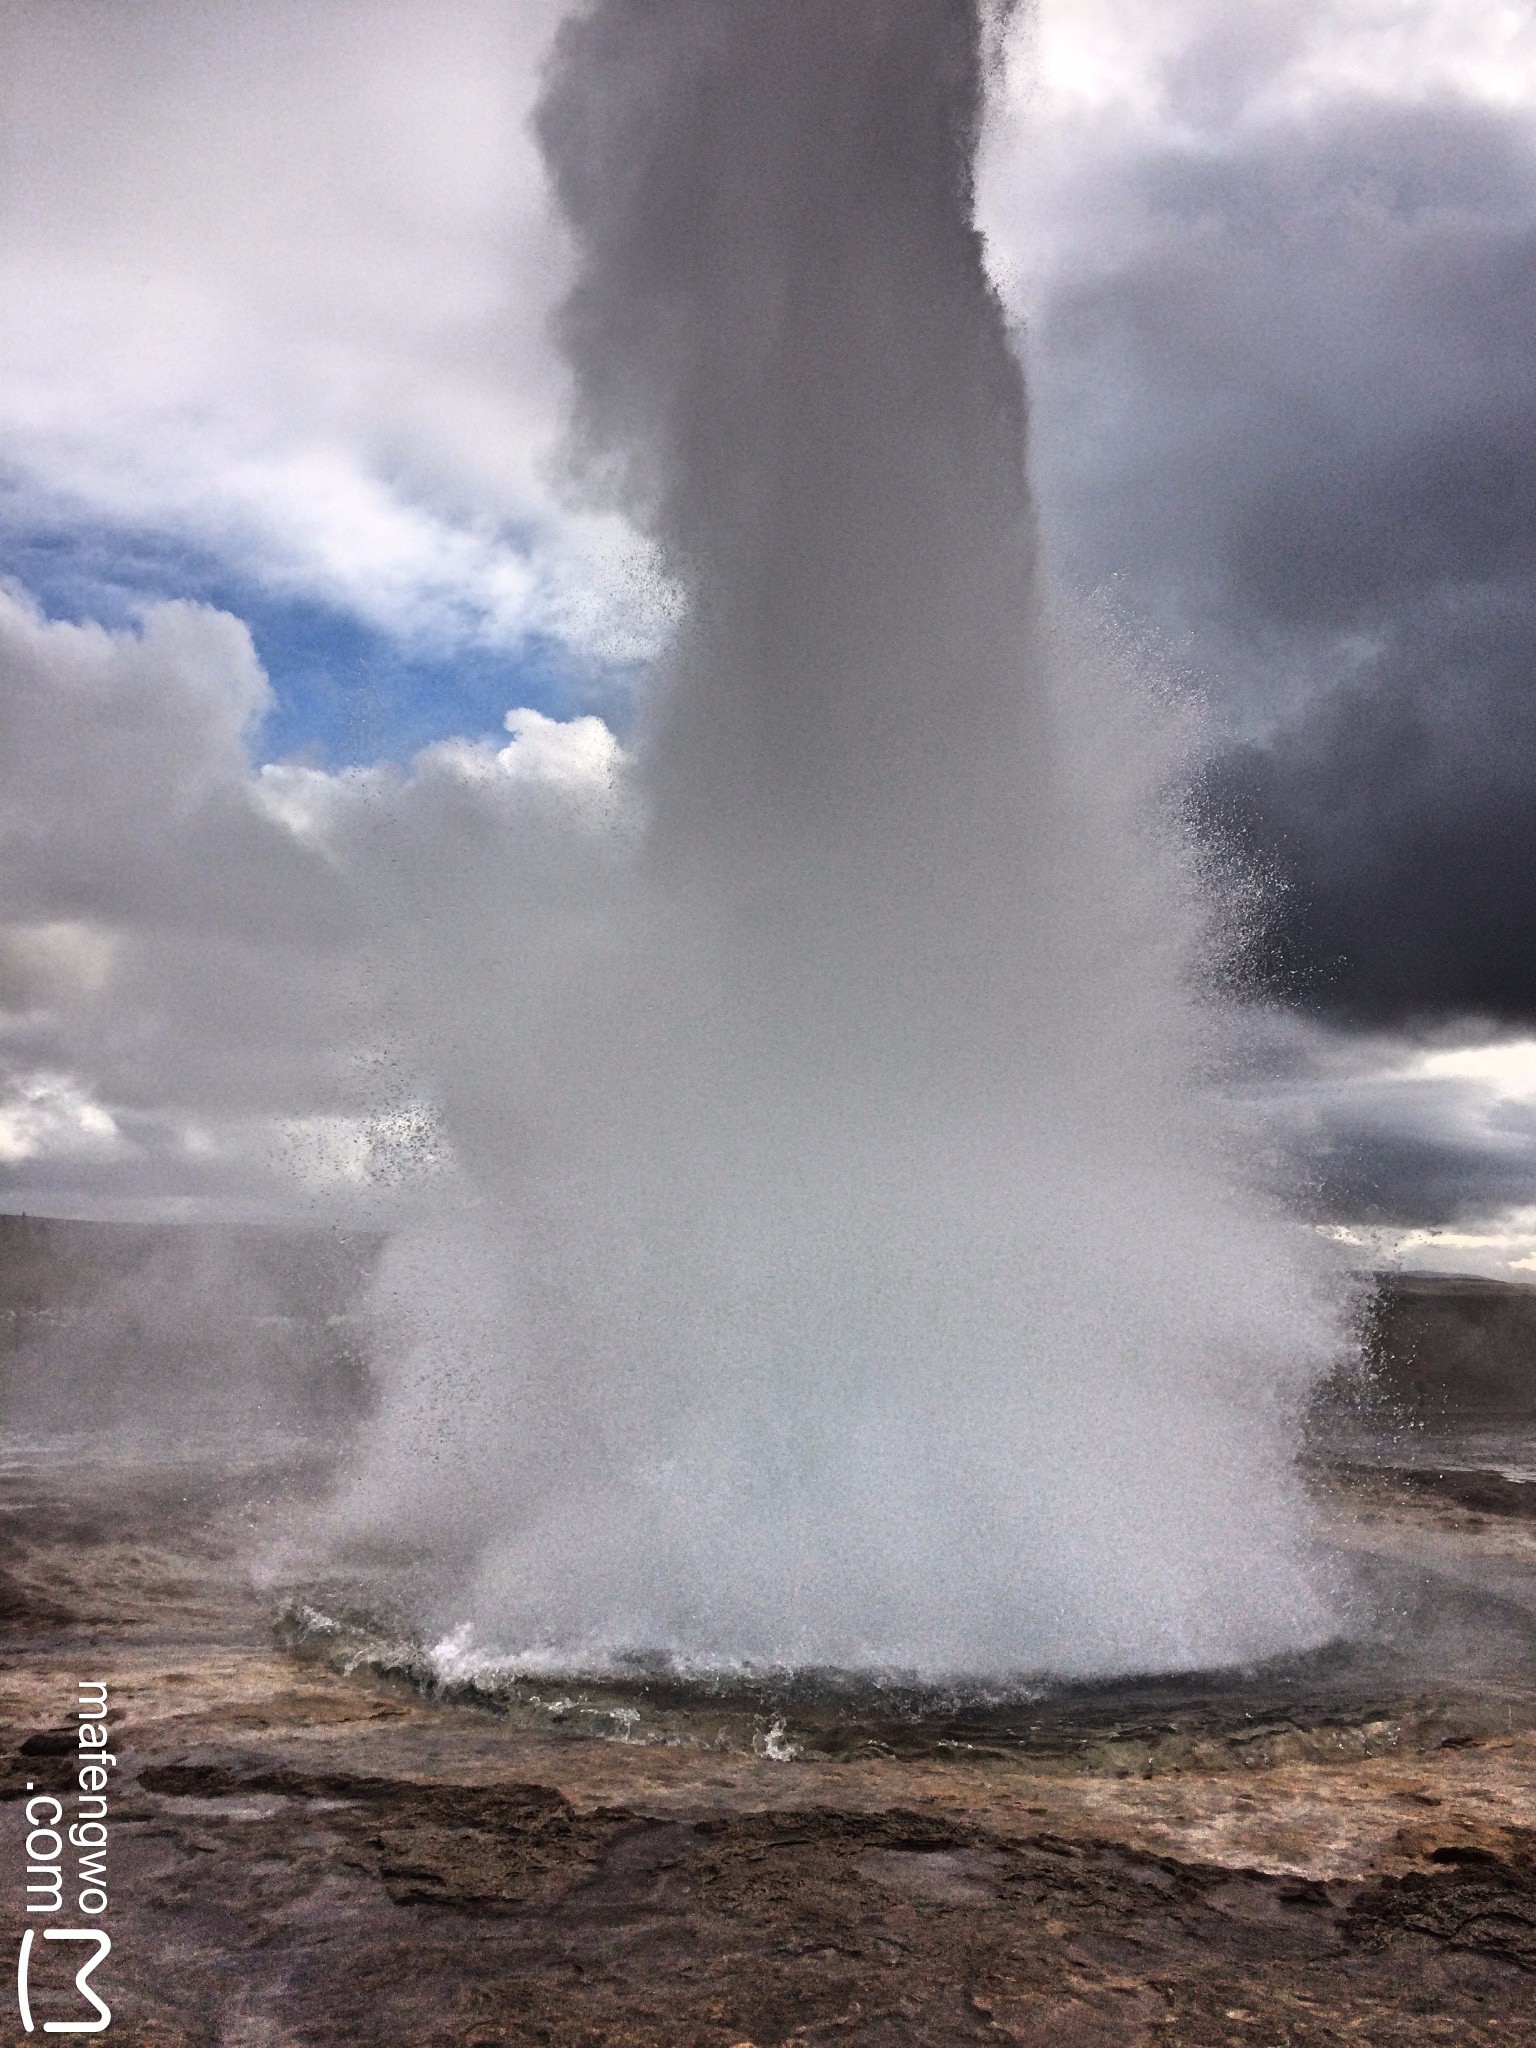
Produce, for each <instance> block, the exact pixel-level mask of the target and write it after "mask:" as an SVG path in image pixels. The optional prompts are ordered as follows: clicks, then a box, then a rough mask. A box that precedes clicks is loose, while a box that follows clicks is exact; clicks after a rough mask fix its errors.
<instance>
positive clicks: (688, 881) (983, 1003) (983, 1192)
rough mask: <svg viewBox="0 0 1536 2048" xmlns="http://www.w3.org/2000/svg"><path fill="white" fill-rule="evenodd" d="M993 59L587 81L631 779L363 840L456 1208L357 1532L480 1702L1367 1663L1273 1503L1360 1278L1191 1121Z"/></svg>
mask: <svg viewBox="0 0 1536 2048" xmlns="http://www.w3.org/2000/svg"><path fill="white" fill-rule="evenodd" d="M987 44H988V28H987V25H986V24H985V23H984V22H983V21H982V20H981V19H980V18H979V17H978V13H977V10H976V9H975V8H974V7H972V6H971V5H967V4H960V0H941V4H934V0H901V4H899V0H842V4H839V5H837V6H835V7H834V6H832V5H829V4H821V0H800V4H795V5H792V6H785V5H784V4H782V0H774V4H768V0H742V4H739V5H735V6H732V7H731V8H729V9H721V8H718V7H716V6H714V5H711V4H705V0H647V4H640V0H601V4H599V5H598V6H596V7H595V8H593V9H592V10H591V11H590V12H588V13H586V14H584V15H582V16H580V17H578V18H577V19H575V20H574V21H572V22H571V23H570V24H568V25H567V27H566V28H565V30H564V31H563V33H562V35H561V37H560V39H559V42H558V44H557V48H556V53H555V57H554V60H553V64H552V68H551V71H550V74H549V79H548V83H547V87H546V91H545V94H544V98H543V102H542V109H541V115H540V132H541V136H542V141H543V145H544V148H545V151H546V155H547V158H548V161H549V164H550V167H551V171H552V174H553V178H554V181H555V184H556V187H557V190H558V192H559V194H560V197H561V200H562V202H563V204H564V206H565V209H566V212H567V214H568V217H569V219H570V221H571V223H572V226H573V228H574V230H575V232H576V236H577V239H578V243H579V247H580V251H581V255H582V262H581V266H580V270H579V275H578V278H577V282H576V285H575V288H574V291H573V293H572V296H571V298H570V300H569V302H568V304H567V307H566V310H565V314H564V316H563V319H564V325H563V338H564V343H565V346H566V349H567V353H568V355H569V358H570V361H571V363H572V366H573V368H574V370H575V372H576V375H577V380H578V391H579V432H578V435H577V447H576V456H577V469H578V473H579V475H580V477H581V478H582V479H583V481H584V485H585V488H587V489H588V491H589V492H590V493H591V494H592V495H593V496H594V497H595V498H596V499H598V500H600V501H617V502H618V503H619V504H620V505H621V506H622V507H623V509H625V510H626V511H627V512H629V513H630V514H631V515H632V516H633V517H635V518H636V519H637V520H638V522H639V523H640V524H641V525H642V526H643V527H644V528H645V529H646V530H647V531H648V532H649V534H650V535H651V536H652V537H653V539H654V541H655V542H656V544H657V547H658V550H659V552H660V555H661V558H662V561H663V563H664V565H665V568H666V570H667V572H668V574H669V575H670V576H671V577H672V578H673V579H674V580H675V582H676V584H677V586H678V587H679V589H680V590H681V591H682V593H683V594H684V597H685V599H686V607H685V614H684V619H683V623H682V625H681V626H680V628H679V630H678V633H677V636H676V639H675V641H674V644H673V646H672V648H671V650H670V652H669V654H668V655H667V656H666V657H665V658H664V660H663V661H662V663H661V664H660V666H659V668H658V671H657V673H656V675H655V677H654V679H653V684H652V688H651V692H650V696H649V698H648V702H647V707H646V711H645V715H644V717H643V718H642V721H641V726H640V729H639V732H638V735H637V738H636V742H635V745H634V747H633V749H632V750H631V751H630V752H627V753H623V754H621V753H619V752H618V750H617V749H613V748H608V749H607V750H606V751H604V750H603V748H602V746H601V744H600V740H599V738H598V734H600V731H601V729H600V728H598V729H595V731H594V732H593V733H590V734H586V735H577V734H574V733H573V734H570V735H569V737H567V738H565V739H562V740H561V741H560V742H559V746H558V747H556V749H555V753H554V754H552V755H551V757H550V758H551V760H553V761H555V762H556V765H557V766H558V764H559V762H562V761H563V762H566V764H567V766H568V767H569V768H570V770H571V772H570V773H568V774H561V773H557V772H554V771H553V770H552V769H551V768H550V765H549V763H548V762H545V763H544V764H543V766H542V767H541V768H540V770H539V772H537V773H529V774H528V775H527V776H526V777H524V778H523V779H522V780H521V781H520V782H519V783H518V785H517V788H516V790H515V793H514V797H513V800H512V801H510V802H509V803H507V804H505V805H503V806H502V807H501V808H500V810H499V812H498V814H497V823H496V825H495V828H494V829H490V828H488V826H487V824H486V819H485V814H484V813H483V812H478V811H476V810H475V808H474V806H473V804H472V802H471V801H470V796H469V794H468V793H469V792H470V791H471V790H472V786H473V778H472V777H466V776H464V775H462V774H460V775H459V776H458V777H457V779H455V778H454V777H452V776H449V775H448V774H447V773H446V766H445V768H444V772H443V773H441V774H439V776H438V777H437V780H436V782H435V783H434V782H433V780H432V777H430V776H426V777H423V778H420V779H419V780H418V783H417V784H416V785H415V786H414V789H415V794H414V796H413V799H412V801H411V802H410V803H408V804H400V805H394V806H390V807H384V808H381V809H379V810H377V811H375V812H374V813H373V814H371V815H370V814H367V813H366V810H365V809H364V810H363V811H361V812H360V814H359V817H358V819H356V820H354V821H353V822H352V823H351V824H350V825H349V826H348V828H347V830H348V833H349V834H350V835H352V839H353V843H354V844H355V846H356V847H359V848H360V847H363V846H365V845H367V846H368V847H369V848H370V852H369V856H368V859H369V865H370V866H371V867H373V868H374V870H375V871H376V872H378V873H381V874H388V875H390V876H392V877H393V878H394V894H393V896H392V909H393V915H392V917H391V919H390V921H389V931H388V933H387V939H388V944H387V946H381V948H380V959H381V966H380V969H379V971H380V972H381V973H384V972H386V971H387V973H388V975H389V976H390V978H391V980H392V983H393V986H394V988H395V995H394V997H393V1003H394V1009H395V1013H396V1015H397V1016H398V1017H400V1018H401V1019H402V1020H404V1023H403V1026H402V1028H403V1031H404V1033H405V1036H406V1038H407V1039H408V1041H409V1043H410V1047H411V1057H412V1058H413V1059H414V1060H415V1061H416V1062H417V1063H419V1065H420V1067H421V1069H422V1070H423V1071H425V1072H427V1073H430V1074H431V1076H432V1077H433V1081H434V1084H435V1087H436V1090H437V1095H438V1101H439V1107H440V1114H441V1127H442V1131H443V1134H444V1136H445V1139H446V1142H447V1144H448V1146H449V1147H450V1149H451V1152H452V1155H453V1158H454V1160H455V1162H456V1171H455V1174H454V1175H453V1177H452V1187H453V1192H452V1194H451V1195H449V1196H445V1198H444V1200H443V1203H442V1205H441V1207H440V1209H439V1211H438V1213H437V1215H436V1217H435V1219H433V1220H430V1221H427V1222H424V1223H423V1224H422V1225H421V1226H420V1227H419V1228H417V1229H416V1230H415V1231H413V1232H410V1233H406V1234H404V1235H402V1237H401V1238H400V1239H398V1240H397V1242H396V1243H395V1245H394V1246H393V1247H392V1248H391V1250H390V1252H389V1253H388V1255H387V1257H386V1263H385V1267H384V1271H383V1274H382V1276H381V1279H380V1283H379V1289H378V1304H379V1308H380V1311H381V1314H382V1319H383V1322H384V1325H385V1329H386V1338H385V1356H384V1360H383V1365H382V1370H383V1373H384V1380H385V1388H384V1402H383V1407H382V1412H381V1414H380V1416H379V1418H378V1420H377V1422H376V1423H375V1425H374V1426H373V1428H372V1430H371V1432H370V1434H369V1436H368V1438H367V1440H366V1443H365V1446H364V1450H363V1453H362V1456H361V1458H360V1460H359V1463H358V1467H357V1470H356V1472H355V1473H354V1476H353V1480H352V1483H351V1486H350V1489H349V1491H348V1493H347V1495H346V1497H345V1499H344V1500H343V1502H342V1503H341V1504H340V1505H339V1506H338V1508H337V1511H336V1516H335V1527H336V1533H337V1535H338V1537H339V1538H340V1537H360V1536H370V1535H378V1534H382V1533H386V1532H387V1533H389V1534H391V1535H397V1536H405V1537H408V1538H417V1539H423V1540H425V1541H427V1542H428V1543H429V1545H430V1546H431V1547H432V1548H433V1550H434V1551H435V1553H436V1555H437V1557H438V1568H437V1573H436V1584H437V1587H438V1591H437V1592H436V1594H434V1596H433V1599H432V1601H431V1602H430V1603H429V1606H430V1609H431V1611H430V1612H427V1613H425V1614H424V1615H423V1616H422V1617H421V1619H422V1621H423V1624H424V1625H425V1626H428V1627H444V1628H447V1627H458V1626H461V1625H463V1624H466V1623H467V1625H468V1628H469V1631H470V1634H469V1636H468V1637H467V1638H463V1637H461V1638H460V1641H461V1643H462V1642H464V1641H467V1642H468V1644H469V1654H471V1655H478V1656H481V1657H484V1658H487V1659H493V1660H494V1659H501V1660H505V1661H507V1662H511V1663H518V1662H521V1663H522V1664H524V1665H525V1666H527V1667H529V1668H541V1667H548V1668H559V1669H564V1670H571V1669H577V1668H585V1669H592V1668H600V1667H604V1666H610V1665H612V1664H613V1662H614V1661H615V1660H616V1659H620V1658H622V1657H623V1656H624V1655H626V1654H628V1653H646V1652H658V1653H661V1654H663V1655H665V1656H667V1657H669V1658H672V1659H674V1660H676V1661H678V1662H679V1663H681V1664H683V1665H685V1666H703V1667H719V1666H722V1665H725V1666H735V1665H740V1664H741V1663H743V1662H745V1663H753V1662H757V1663H767V1664H792V1665H806V1664H816V1665H839V1666H876V1667H884V1668H899V1669H903V1670H908V1671H917V1672H921V1673H925V1674H938V1673H945V1672H957V1671H963V1672H971V1673H978V1672H990V1673H999V1672H1023V1671H1040V1670H1047V1669H1048V1670H1053V1671H1058V1672H1075V1673H1089V1672H1102V1671H1108V1670H1116V1669H1128V1668H1141V1669H1150V1668H1170V1667H1181V1666H1193V1665H1199V1664H1206V1663H1216V1662H1223V1661H1236V1660H1245V1659H1250V1658H1256V1657H1260V1656H1263V1655H1266V1654H1269V1653H1275V1652H1281V1651H1285V1650H1287V1649H1291V1648H1295V1647H1298V1646H1301V1645H1304V1644H1308V1643H1313V1642H1316V1641H1318V1640H1320V1639H1322V1638H1323V1637H1324V1636H1326V1635H1327V1634H1328V1633H1329V1631H1330V1629H1331V1628H1332V1627H1333V1625H1334V1617H1333V1615H1332V1612H1331V1609H1330V1604H1329V1597H1328V1594H1327V1591H1326V1588H1324V1587H1323V1586H1322V1585H1321V1583H1320V1581H1319V1579H1318V1576H1317V1574H1316V1571H1315V1568H1314V1566H1313V1564H1312V1562H1311V1560H1310V1556H1309V1541H1308V1530H1307V1526H1306V1521H1305V1514H1304V1509H1303V1505H1302V1502H1301V1497H1300V1493H1299V1489H1298V1487H1297V1486H1296V1484H1295V1482H1294V1479H1293V1475H1292V1471H1291V1456H1292V1451H1293V1447H1294V1443H1293V1440H1294V1433H1295V1428H1296V1419H1297V1413H1298V1409H1299V1405H1300V1403H1301V1401H1302V1399H1303V1397H1304V1394H1305V1390H1306V1387H1307V1385H1308V1384H1309V1382H1310V1380H1311V1379H1312V1377H1313V1376H1314V1375H1315V1374H1316V1372H1317V1371H1318V1370H1319V1369H1320V1367H1321V1365H1322V1363H1323V1362H1324V1361H1325V1360H1326V1358H1327V1357H1328V1355H1329V1352H1330V1347H1331V1345H1332V1343H1333V1341H1334V1320H1333V1316H1332V1313H1331V1311H1330V1306H1329V1297H1330V1291H1331V1288H1332V1284H1333V1283H1332V1279H1331V1276H1330V1274H1329V1273H1328V1272H1327V1270H1326V1269H1325V1268H1323V1267H1322V1266H1320V1265H1319V1264H1318V1263H1317V1260H1318V1258H1319V1256H1320V1254H1318V1253H1317V1252H1315V1251H1314V1249H1313V1247H1312V1245H1311V1243H1310V1242H1309V1241H1308V1240H1306V1239H1304V1238H1303V1237H1302V1236H1301V1235H1300V1234H1299V1233H1298V1232H1296V1230H1295V1228H1294V1226H1293V1225H1289V1224H1287V1223H1285V1222H1284V1221H1282V1220H1281V1218H1280V1215H1279V1213H1278V1210H1276V1209H1273V1208H1272V1207H1271V1206H1270V1203H1269V1201H1268V1199H1267V1198H1266V1197H1263V1196H1261V1195H1259V1194H1258V1193H1256V1192H1254V1191H1253V1186H1252V1182H1253V1180H1254V1178H1255V1176H1254V1173H1253V1168H1252V1162H1251V1161H1250V1159H1249V1158H1248V1156H1247V1155H1248V1153H1249V1151H1250V1150H1251V1148H1252V1141H1253V1134H1252V1133H1251V1132H1245V1131H1243V1130H1242V1129H1241V1128H1239V1127H1237V1126H1236V1125H1235V1124H1234V1123H1233V1122H1232V1120H1231V1114H1232V1113H1231V1112H1230V1111H1229V1110H1224V1109H1221V1108H1220V1107H1218V1103H1217V1099H1216V1097H1215V1095H1214V1094H1213V1093H1212V1092H1211V1091H1210V1089H1209V1088H1208V1086H1206V1085H1205V1082H1204V1080H1203V1078H1202V1077H1204V1076H1207V1075H1208V1074H1209V1071H1210V1069H1211V1068H1212V1066H1213V1064H1215V1063H1219V1060H1220V1057H1221V1052H1222V1042H1223V1035H1224V1024H1223V1018H1222V1014H1221V1011H1220V1008H1219V1005H1217V1004H1215V1003H1214V1002H1212V1001H1211V1000H1210V999H1208V998H1205V997H1201V996H1199V995H1197V994H1196V993H1195V992H1194V989H1195V982H1196V980H1197V979H1198V977H1197V976H1196V975H1195V974H1194V972H1193V969H1194V967H1195V965H1196V963H1197V961H1198V960H1199V959H1200V958H1201V957H1208V956H1209V953H1210V949H1211V946H1212V944H1213V943H1214V942H1213V939H1212V934H1211V932H1210V929H1209V918H1208V912H1207V909H1206V907H1205V906H1204V905H1203V904H1202V902H1201V900H1200V897H1199V894H1198V891H1197V890H1196V889H1195V887H1194V883H1193V878H1192V874H1191V870H1190V867H1189V864H1188V862H1187V861H1186V859H1185V858H1184V857H1183V855H1182V854H1181V852H1180V850H1179V848H1178V847H1177V845H1176V844H1175V843H1174V842H1173V840H1172V838H1171V836H1170V835H1169V834H1168V833H1167V832H1166V831H1162V832H1159V830H1158V829H1157V828H1156V825H1155V803H1154V794H1155V790H1156V787H1157V783H1158V779H1159V777H1160V775H1161V774H1162V772H1163V771H1164V769H1165V767H1166V765H1167V757H1166V751H1165V748H1166V740H1165V739H1160V738H1159V736H1158V735H1157V734H1156V733H1155V732H1154V731H1153V730H1152V729H1151V723H1150V721H1149V720H1148V718H1147V717H1146V715H1145V713H1144V712H1140V711H1137V710H1136V709H1135V708H1134V706H1133V705H1132V703H1131V702H1130V701H1129V700H1128V699H1127V698H1125V697H1124V696H1123V695H1122V694H1121V693H1120V692H1119V690H1118V689H1117V686H1116V684H1115V681H1114V678H1113V677H1112V676H1111V675H1109V674H1108V673H1106V671H1105V668H1104V664H1103V661H1102V659H1101V658H1100V657H1098V656H1096V655H1094V654H1092V653H1091V652H1090V651H1087V650H1088V649H1089V647H1090V641H1089V639H1088V638H1087V637H1085V636H1083V635H1081V634H1078V633H1074V632H1073V631H1071V630H1069V629H1068V628H1066V627H1063V626H1061V625H1060V624H1058V625H1055V626H1051V625H1049V624H1048V623H1047V622H1046V620H1045V618H1044V616H1043V613H1042V607H1041V605H1040V602H1039V597H1038V593H1037V590H1036V578H1035V572H1034V563H1033V542H1032V527H1031V517H1030V507H1029V502H1028V494H1027V490H1026V486H1025V481H1024V398H1023V389H1022V383H1021V380H1020V376H1019V372H1018V369H1017V367H1016V365H1015V362H1014V360H1013V358H1012V355H1011V353H1010V351H1009V348H1008V345H1007V338H1006V334H1005V328H1004V321H1003V317H1002V313H1001V310H1000V307H999V305H998V303H997V300H996V298H995V295H994V293H993V291H992V289H991V286H990V284H989V282H988V279H987V275H986V271H985V267H984V263H983V251H982V247H981V243H980V239H979V237H978V235H977V233H976V231H975V229H974V226H973V224H972V188H971V167H972V161H973V155H974V150H975V146H976V142H977V136H978V129H979V125H980V121H981V116H982V109H983V98H984V88H985V82H986V81H985V57H986V50H987ZM530 737H531V738H532V740H533V742H534V745H533V751H532V752H527V751H525V752H524V753H523V754H521V755H520V756H519V759H521V760H523V761H525V762H526V763H528V764H530V765H536V757H537V756H538V747H539V744H540V743H541V741H540V735H539V734H538V733H532V734H531V735H530V733H528V732H524V733H522V734H520V735H515V736H514V752H516V749H517V748H518V747H521V748H523V749H525V750H526V749H527V748H528V746H529V741H530ZM551 744H553V742H551ZM561 748H563V749H564V750H565V751H564V752H561V751H560V749H561ZM599 755H601V759H599ZM454 806H458V807H459V808H460V810H461V812H462V819H463V827H462V831H461V832H460V833H459V834H458V835H457V836H454V835H452V834H444V833H443V832H442V831H441V829H440V828H441V825H442V822H443V819H444V817H446V816H448V814H449V813H451V811H452V809H453V807H454ZM433 821H435V826H436V828H437V829H434V830H433V831H432V832H431V833H427V831H426V827H427V826H428V824H429V823H432V822H433ZM444 846H449V847H451V848H452V855H451V867H450V868H449V869H448V870H447V871H446V872H445V871H444V870H443V868H442V866H441V859H440V858H439V859H437V860H434V858H433V857H432V856H431V852H430V849H431V848H433V847H437V848H442V847H444ZM386 960H387V968H386V966H385V964H384V963H385V962H386Z"/></svg>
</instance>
